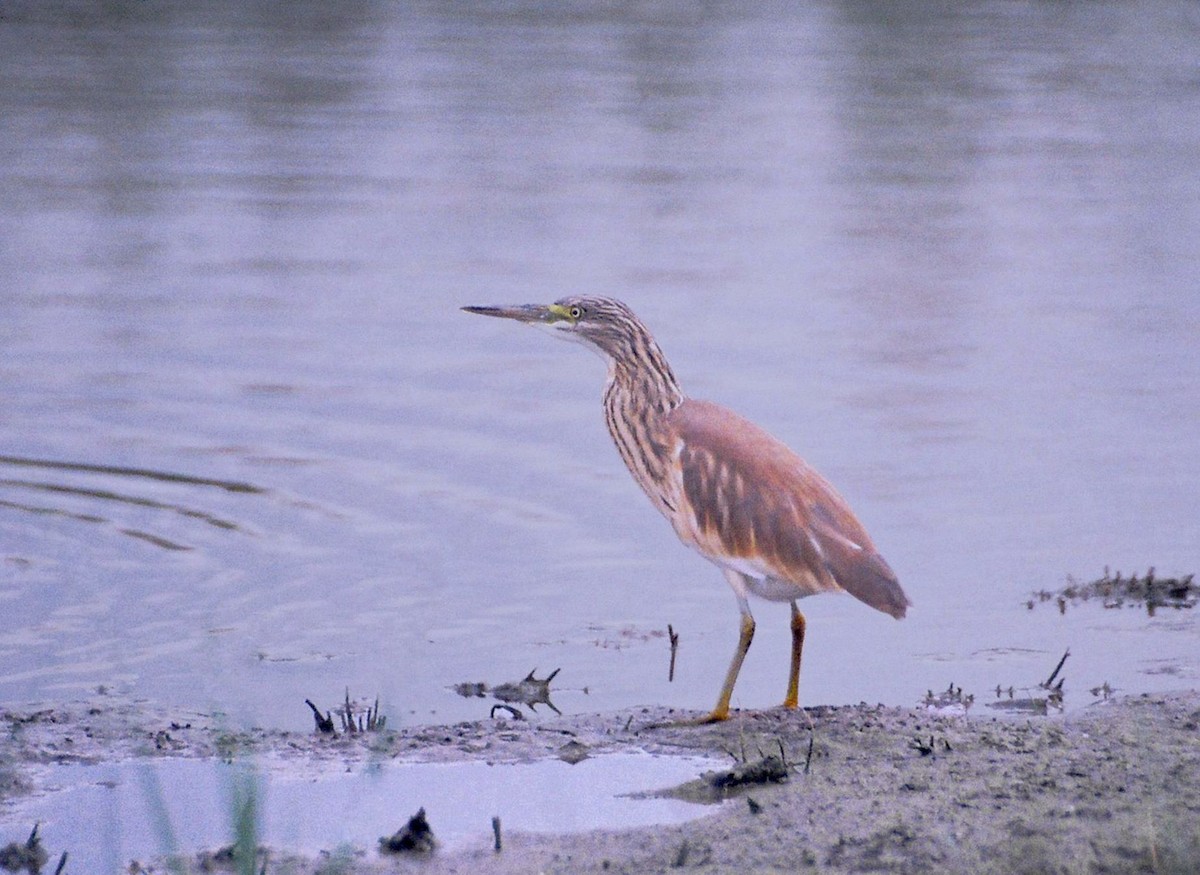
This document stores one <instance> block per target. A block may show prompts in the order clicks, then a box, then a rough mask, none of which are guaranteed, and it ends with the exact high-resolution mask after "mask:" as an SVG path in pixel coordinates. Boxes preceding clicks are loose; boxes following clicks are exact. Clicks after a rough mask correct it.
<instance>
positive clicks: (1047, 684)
mask: <svg viewBox="0 0 1200 875" xmlns="http://www.w3.org/2000/svg"><path fill="white" fill-rule="evenodd" d="M1070 655H1071V648H1070V647H1068V648H1067V649H1066V651H1065V652H1064V653H1063V655H1062V659H1060V660H1059V661H1058V665H1056V666H1054V671H1052V672H1050V677H1048V678H1046V681H1045V683H1043V684H1042V688H1043V689H1046V690H1048V689H1050V688H1051V686H1052V685H1053V683H1054V679H1055V678H1056V677H1058V673H1059V672H1060V671H1062V667H1063V664H1064V663H1065V662H1066V661H1067V657H1068V656H1070ZM1063 680H1066V678H1064V679H1063ZM1062 684H1063V682H1062V681H1059V682H1058V688H1059V689H1061V688H1062Z"/></svg>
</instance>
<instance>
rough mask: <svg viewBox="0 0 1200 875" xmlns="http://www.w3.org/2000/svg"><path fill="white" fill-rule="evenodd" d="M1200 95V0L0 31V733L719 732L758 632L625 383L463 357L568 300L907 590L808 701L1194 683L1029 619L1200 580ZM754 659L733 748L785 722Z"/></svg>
mask: <svg viewBox="0 0 1200 875" xmlns="http://www.w3.org/2000/svg"><path fill="white" fill-rule="evenodd" d="M1197 46H1200V12H1198V11H1197V9H1196V7H1195V5H1194V4H1189V3H1182V2H1180V3H1173V2H1166V3H1160V4H1155V5H1154V6H1153V7H1152V8H1137V9H1135V8H1132V7H1128V6H1126V5H1123V4H1117V3H1113V4H1108V3H1101V4H1089V5H1088V6H1087V7H1086V8H1084V7H1076V6H1070V5H1065V6H1064V5H1061V4H1041V5H1013V4H1004V5H996V4H988V3H955V4H932V5H929V4H925V5H921V6H912V7H905V8H903V9H901V8H896V7H892V6H883V5H874V6H873V5H870V4H866V5H864V4H860V3H841V2H833V0H830V2H825V3H817V4H804V5H803V6H801V7H798V8H788V9H782V8H776V7H774V6H772V5H770V4H764V5H761V6H752V7H751V8H749V9H743V8H739V9H737V10H734V9H732V8H724V7H720V8H718V7H711V8H709V7H705V8H700V7H690V6H688V7H684V6H680V7H672V6H661V7H653V8H650V7H644V6H640V5H637V4H620V3H619V4H616V5H608V6H605V7H603V8H597V7H595V6H593V5H587V4H572V3H565V4H556V5H554V6H552V7H547V8H540V7H528V6H520V5H515V6H514V5H511V4H509V5H504V4H501V5H484V6H478V5H477V4H464V3H436V4H435V3H415V4H404V5H402V6H399V7H397V6H395V5H394V4H380V3H372V2H368V0H360V2H346V3H322V4H318V3H308V2H303V3H296V4H290V5H289V6H288V8H287V11H286V14H285V13H281V12H280V10H279V9H278V8H277V7H275V6H268V5H266V4H262V3H257V2H250V3H242V4H236V5H233V6H230V7H229V8H223V9H213V8H208V7H204V8H201V7H197V6H195V5H194V4H185V3H176V2H155V3H139V4H119V3H118V4H105V5H102V6H97V5H95V4H90V3H83V2H67V3H57V4H39V3H31V2H29V3H26V2H18V3H6V4H5V6H4V11H3V16H0V70H2V71H3V75H4V77H5V82H6V83H8V87H7V88H5V89H3V90H2V91H0V197H2V198H3V203H4V209H3V210H0V304H2V305H3V310H4V316H5V318H4V319H3V320H0V350H2V351H3V352H2V354H0V398H2V399H3V404H2V405H0V612H2V613H0V616H2V617H3V620H2V621H0V666H2V668H0V698H3V699H6V700H13V699H21V700H24V699H31V698H41V697H61V696H68V695H76V694H78V693H79V692H81V691H87V690H91V689H94V688H95V687H97V686H100V685H104V686H110V687H111V686H128V687H131V688H133V689H134V690H136V691H138V692H141V693H143V694H145V695H148V696H153V697H158V698H165V699H171V700H175V701H183V702H186V703H188V704H214V705H220V706H222V707H224V708H227V709H229V710H230V712H231V713H233V714H236V715H237V716H238V718H239V719H242V718H244V719H261V720H268V721H271V722H274V723H277V724H284V725H294V726H297V727H300V726H304V725H306V724H305V721H306V720H308V715H307V713H306V712H305V710H304V709H303V700H304V698H306V697H314V698H321V699H334V698H337V697H338V696H339V695H340V694H341V691H342V690H343V689H344V687H345V686H346V685H350V686H351V687H353V688H354V689H356V690H363V691H364V692H374V691H375V690H378V691H379V692H380V694H381V695H382V698H383V701H384V703H385V704H384V708H385V713H389V714H390V715H391V716H392V717H393V719H396V720H434V719H456V718H459V717H467V716H481V714H482V712H481V711H480V710H479V709H478V708H477V706H476V705H475V703H473V702H471V701H469V700H461V699H459V698H458V697H456V696H454V694H453V692H452V689H451V688H452V687H453V686H454V685H455V684H458V683H462V682H471V681H477V680H479V679H481V678H485V677H489V678H490V677H522V676H524V674H525V673H527V672H528V670H529V668H530V667H532V666H535V665H537V666H540V667H542V670H544V671H549V670H552V669H554V668H561V669H562V671H561V673H560V675H559V676H558V679H557V683H558V684H560V685H562V687H563V691H562V693H561V695H559V697H558V698H557V699H556V702H557V703H558V704H559V706H560V707H562V708H563V709H564V710H578V709H583V708H607V707H616V706H621V705H631V704H636V703H639V702H643V701H654V702H662V703H666V704H672V705H686V706H689V707H707V706H709V705H711V703H712V699H713V696H714V695H715V692H716V687H717V685H718V683H719V679H720V677H721V676H722V673H723V671H724V668H725V662H726V660H727V659H728V655H729V653H730V651H731V650H732V647H733V642H734V639H735V637H736V616H735V611H734V609H733V605H732V600H731V599H730V597H729V594H728V592H727V591H726V588H725V585H724V583H723V582H722V581H721V579H720V576H719V575H718V574H716V572H715V571H714V570H713V569H712V568H710V567H708V566H707V565H706V564H705V563H703V562H700V561H698V560H697V559H696V558H695V557H694V556H692V555H690V554H689V553H687V552H686V551H685V550H682V549H680V548H679V547H678V546H677V544H676V542H675V539H674V536H673V535H672V534H671V532H670V530H669V528H668V527H666V526H664V525H663V523H662V521H661V520H660V519H659V518H658V517H657V515H656V514H655V513H654V512H653V510H652V509H651V508H650V506H649V505H648V504H647V503H646V502H645V500H644V499H643V498H642V497H641V496H640V494H639V493H638V492H637V490H636V487H635V486H634V485H633V484H632V483H631V482H630V481H629V480H628V479H627V477H626V475H625V472H624V471H623V469H622V468H621V466H620V462H619V460H618V458H617V456H616V453H615V451H614V450H613V448H612V447H611V446H610V445H609V443H608V438H607V435H606V434H605V433H604V429H603V425H602V420H601V414H600V409H599V399H598V394H599V384H600V381H601V376H602V375H601V372H600V369H599V367H598V366H597V364H596V362H595V361H594V360H593V359H592V358H590V357H587V356H582V355H580V354H579V353H578V352H577V351H575V350H573V349H571V348H568V347H565V346H563V345H560V344H553V343H551V342H550V341H548V340H547V339H546V338H545V337H542V336H539V335H537V334H535V333H533V332H522V331H514V330H513V326H507V325H500V324H497V325H487V324H480V323H479V322H478V321H476V320H472V319H470V318H469V317H466V316H464V315H463V314H461V313H460V312H459V311H458V309H457V308H458V306H459V305H461V304H466V303H471V302H477V301H487V302H498V303H500V302H504V303H507V302H513V303H516V302H525V301H547V300H552V299H554V298H557V297H560V296H561V295H562V294H564V293H566V292H605V293H609V294H615V295H617V296H619V297H622V298H624V299H626V300H628V301H629V302H630V303H631V304H632V305H633V306H634V308H635V309H636V310H637V311H638V313H639V315H641V316H642V317H643V318H644V319H645V321H646V322H647V323H648V324H649V325H650V327H651V328H652V330H653V331H654V332H655V334H656V335H657V336H658V338H659V340H660V341H661V342H662V344H663V346H664V348H665V350H666V351H667V353H668V355H669V356H670V358H671V361H672V364H673V365H674V367H675V370H676V373H677V374H678V376H679V377H680V378H681V381H682V382H683V385H684V388H685V390H687V391H689V392H692V393H694V394H695V395H697V396H699V397H708V398H712V399H713V400H716V401H720V402H724V403H727V404H729V405H730V406H732V407H734V408H736V409H737V410H739V411H740V412H743V413H745V414H746V415H748V416H750V417H751V418H753V419H755V420H758V421H760V422H761V423H763V424H764V425H765V426H767V427H768V428H769V429H770V430H771V431H773V432H774V433H776V434H777V435H779V436H780V437H781V438H784V439H785V440H786V441H787V442H788V443H790V444H791V445H793V446H794V447H795V448H796V449H797V450H798V451H800V452H801V453H802V454H803V455H805V456H806V457H807V458H809V460H810V461H811V462H813V463H814V464H815V465H816V466H817V467H818V468H820V469H821V470H822V471H823V472H824V473H825V474H826V475H828V476H829V477H830V479H831V480H833V481H834V482H835V483H836V484H837V485H838V486H839V488H840V489H841V491H843V492H844V493H845V494H846V495H847V497H848V498H849V499H850V501H851V503H852V505H853V506H854V507H855V509H856V510H857V511H858V513H859V515H860V516H861V517H862V518H863V520H864V521H865V523H866V524H867V526H868V528H869V529H870V531H871V532H872V535H873V537H874V539H875V541H876V542H877V543H878V545H879V546H880V548H881V550H882V551H883V553H884V555H885V556H887V558H888V561H889V562H890V564H891V565H892V566H893V567H895V568H896V570H897V571H898V573H899V574H900V576H901V579H902V581H903V582H904V585H905V588H906V590H907V591H908V592H909V594H910V596H911V597H912V598H913V601H914V602H915V607H914V609H913V611H912V612H911V614H910V617H909V619H907V620H905V621H904V622H903V623H894V622H891V621H890V620H888V619H887V618H884V617H876V616H873V615H872V612H870V611H867V610H866V609H864V608H862V607H861V606H860V605H856V604H854V603H853V602H852V601H851V600H848V599H837V598H832V597H829V598H823V599H814V600H812V601H811V602H810V603H809V604H807V605H806V609H807V611H808V613H809V618H810V626H809V629H810V639H809V643H808V647H807V648H806V666H805V674H804V679H803V689H802V697H803V698H805V699H807V700H808V701H812V702H839V701H857V700H859V699H868V700H876V699H878V700H883V701H887V702H915V701H916V700H918V699H919V698H920V696H921V695H923V694H924V692H925V691H926V690H927V689H931V688H933V689H941V688H943V687H944V686H945V685H946V684H947V683H949V682H953V683H955V684H956V685H958V686H962V687H965V688H967V689H968V690H971V689H972V688H973V687H976V688H978V689H979V690H986V689H990V688H992V687H994V686H995V685H997V684H1002V685H1004V686H1008V685H1010V684H1016V685H1018V686H1021V685H1023V684H1028V683H1036V681H1037V680H1039V679H1041V678H1043V677H1044V676H1045V673H1046V669H1047V663H1051V664H1052V663H1053V661H1054V660H1055V659H1056V658H1057V655H1058V654H1060V653H1061V652H1062V650H1063V649H1064V648H1065V647H1067V646H1070V648H1071V653H1072V664H1071V670H1070V672H1069V674H1068V679H1067V704H1068V707H1071V706H1072V705H1075V704H1082V703H1083V702H1082V701H1081V699H1084V698H1086V697H1084V696H1083V694H1082V692H1081V691H1082V690H1084V689H1086V688H1088V687H1091V686H1098V685H1099V684H1101V683H1103V682H1109V683H1110V684H1112V685H1113V686H1115V687H1117V688H1119V689H1124V690H1128V691H1133V690H1142V689H1151V688H1159V687H1163V686H1167V687H1169V686H1174V685H1179V684H1192V683H1194V679H1195V676H1196V673H1197V671H1200V663H1198V662H1197V656H1196V654H1197V653H1200V648H1198V647H1197V646H1196V645H1197V636H1198V635H1200V631H1198V629H1197V625H1196V622H1195V620H1194V619H1193V618H1191V617H1190V615H1189V616H1188V617H1185V618H1181V617H1179V616H1175V617H1171V618H1164V617H1162V616H1157V617H1154V618H1145V617H1135V616H1133V615H1132V614H1131V613H1129V612H1126V613H1124V614H1117V613H1114V612H1106V611H1104V610H1103V609H1096V610H1092V611H1084V610H1080V611H1075V612H1071V613H1069V614H1068V615H1065V616H1061V617H1059V616H1052V615H1051V612H1035V613H1032V614H1031V613H1029V612H1028V611H1026V610H1025V609H1024V607H1023V605H1024V603H1025V601H1026V600H1027V599H1028V596H1029V593H1030V592H1033V591H1037V590H1041V589H1044V588H1049V589H1054V588H1057V587H1058V586H1060V585H1061V584H1062V582H1063V581H1064V579H1065V578H1066V576H1067V575H1068V574H1072V575H1075V576H1076V577H1077V578H1080V579H1087V578H1088V577H1089V576H1099V575H1100V573H1101V571H1102V570H1103V568H1104V567H1105V566H1108V567H1111V568H1113V569H1114V570H1118V569H1119V570H1123V571H1125V572H1126V573H1128V572H1134V571H1139V572H1141V571H1145V569H1146V568H1148V567H1149V566H1151V565H1153V566H1156V567H1157V569H1158V571H1159V573H1160V574H1163V575H1182V574H1187V573H1191V572H1194V571H1196V569H1197V566H1200V553H1198V548H1197V545H1198V544H1200V515H1197V514H1195V513H1193V512H1192V511H1191V508H1192V506H1193V505H1194V503H1195V496H1196V495H1197V494H1200V441H1198V440H1197V438H1196V435H1195V429H1194V427H1193V422H1194V411H1195V409H1197V406H1198V402H1200V398H1198V397H1197V393H1198V392H1200V389H1198V388H1197V387H1200V356H1197V355H1196V354H1195V352H1194V351H1193V347H1194V340H1195V329H1196V326H1197V325H1198V324H1200V296H1198V295H1197V294H1196V289H1197V287H1198V286H1200V282H1198V280H1200V259H1198V258H1197V255H1196V248H1195V240H1196V239H1198V238H1200V206H1198V205H1200V172H1198V171H1200V168H1198V167H1197V162H1198V161H1200V158H1198V157H1197V156H1200V148H1198V146H1200V142H1198V140H1200V88H1198V87H1197V85H1198V82H1197V79H1196V76H1195V70H1196V69H1197V63H1196V62H1197V60H1198V57H1197V56H1198V54H1200V49H1198V48H1197ZM160 472H170V473H160ZM757 613H758V618H759V626H758V633H757V638H756V641H755V646H754V648H753V650H752V651H751V653H750V656H749V659H748V662H747V665H746V668H745V670H744V671H743V673H742V677H741V680H740V683H739V687H738V691H737V692H738V700H736V701H735V705H738V704H740V705H742V706H761V705H766V704H770V703H773V702H775V701H776V700H778V699H780V698H781V697H782V694H783V689H782V687H783V682H784V677H785V675H786V671H785V662H786V655H785V654H786V653H787V651H788V646H789V645H788V631H787V620H786V616H785V614H781V613H779V612H778V611H776V610H772V609H771V606H769V605H764V606H761V607H759V608H758V611H757ZM668 623H670V624H672V625H673V627H674V628H675V629H676V630H678V631H679V633H680V644H679V650H678V654H677V656H678V664H677V667H676V678H675V681H674V683H670V684H669V683H668V682H667V665H668V658H669V654H668V648H667V646H666V645H665V644H664V643H663V642H664V639H663V638H662V637H661V636H660V635H657V634H656V633H658V632H660V631H662V630H665V629H666V626H667V624H668ZM996 654H1004V656H1003V657H997V656H996ZM1073 686H1074V688H1075V690H1076V691H1079V692H1078V696H1077V697H1076V698H1075V699H1074V700H1073V699H1072V694H1071V689H1072V687H1073ZM585 690H586V693H585ZM297 706H300V707H297Z"/></svg>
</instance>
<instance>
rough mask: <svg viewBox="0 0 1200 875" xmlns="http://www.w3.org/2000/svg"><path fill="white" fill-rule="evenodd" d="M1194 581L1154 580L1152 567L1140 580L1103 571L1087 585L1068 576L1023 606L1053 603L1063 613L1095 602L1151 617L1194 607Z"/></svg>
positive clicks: (1198, 588) (1198, 596)
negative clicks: (1165, 610) (1059, 585)
mask: <svg viewBox="0 0 1200 875" xmlns="http://www.w3.org/2000/svg"><path fill="white" fill-rule="evenodd" d="M1194 578H1195V575H1192V574H1186V575H1183V576H1182V577H1158V576H1157V575H1156V574H1155V573H1154V569H1153V568H1150V569H1149V570H1148V571H1147V572H1146V573H1145V574H1143V575H1141V576H1140V577H1139V576H1138V575H1137V574H1132V575H1129V576H1128V577H1126V576H1124V575H1122V574H1121V572H1120V571H1118V572H1117V573H1116V574H1112V573H1111V572H1110V571H1109V570H1108V568H1105V569H1104V576H1103V577H1100V578H1098V579H1097V580H1093V581H1091V582H1090V583H1080V582H1079V581H1077V580H1076V579H1075V578H1073V577H1068V578H1067V585H1066V586H1064V587H1062V589H1059V590H1057V591H1056V592H1051V591H1049V590H1045V589H1042V590H1038V591H1037V592H1035V593H1033V594H1032V596H1030V598H1029V600H1028V601H1027V602H1026V607H1028V608H1029V609H1030V610H1033V609H1034V608H1035V607H1036V606H1037V605H1040V604H1053V605H1055V606H1056V607H1057V608H1058V611H1059V613H1063V614H1065V613H1066V612H1067V608H1068V607H1075V606H1077V605H1081V604H1084V603H1088V602H1099V603H1100V604H1101V605H1102V606H1103V607H1105V608H1108V609H1116V608H1126V607H1130V608H1139V609H1141V610H1144V611H1145V612H1146V613H1147V614H1148V615H1150V616H1151V617H1153V616H1154V615H1155V612H1156V611H1158V610H1159V609H1160V608H1171V609H1174V610H1180V609H1185V608H1194V607H1195V606H1196V603H1197V602H1198V601H1200V584H1197V583H1196V581H1195V579H1194Z"/></svg>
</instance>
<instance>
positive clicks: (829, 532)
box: [462, 295, 912, 723]
mask: <svg viewBox="0 0 1200 875" xmlns="http://www.w3.org/2000/svg"><path fill="white" fill-rule="evenodd" d="M462 309H463V310H465V311H466V312H468V313H476V314H480V315H484V316H493V317H497V318H502V319H512V320H516V321H517V322H523V323H530V324H535V325H541V326H548V327H549V328H550V329H552V330H553V331H554V332H555V334H557V335H558V336H560V337H562V338H564V339H568V340H574V341H578V342H581V343H583V344H584V345H586V346H589V347H591V348H592V349H593V350H595V351H597V352H599V353H600V354H601V355H602V356H603V357H604V358H605V359H606V360H607V363H608V373H607V379H606V381H605V385H604V391H603V404H604V420H605V424H606V425H607V426H608V432H609V434H610V435H611V437H612V440H613V443H615V444H616V447H617V452H618V453H619V455H620V456H621V459H622V460H623V461H624V462H625V465H626V467H628V468H629V472H630V474H632V475H633V479H634V480H635V481H636V482H637V484H638V485H639V486H640V487H641V488H642V490H643V491H644V492H645V493H646V495H647V496H648V497H649V499H650V501H651V503H652V504H653V505H654V506H655V507H656V508H657V509H658V510H659V512H661V513H662V515H663V516H664V517H666V519H667V521H668V522H669V523H670V524H671V526H672V528H673V529H674V530H675V534H676V535H677V536H678V537H679V539H680V540H681V541H682V542H683V543H684V544H686V545H687V546H689V547H691V548H693V549H694V550H696V551H697V552H699V553H700V555H701V556H703V557H704V558H706V559H708V560H709V561H710V562H712V563H713V564H714V565H716V566H717V567H718V568H720V569H721V571H722V572H723V573H724V575H725V579H726V581H727V582H728V583H729V586H730V587H731V588H732V589H733V593H734V596H735V597H736V599H737V605H738V611H739V614H740V622H739V633H738V643H737V649H736V650H735V651H734V654H733V659H732V660H731V661H730V664H729V669H728V671H727V672H726V675H725V680H724V683H723V684H722V686H721V692H720V694H719V696H718V698H717V702H716V705H715V706H714V707H713V709H712V711H710V712H709V713H708V714H707V715H706V716H704V717H702V718H700V719H699V720H698V721H696V722H698V723H715V722H719V721H723V720H726V719H728V718H729V716H730V700H731V699H732V696H733V688H734V685H735V684H736V683H737V678H738V674H739V672H740V671H741V668H742V662H743V660H744V659H745V658H746V653H747V651H748V650H749V649H750V642H751V640H752V639H753V637H754V629H755V621H754V616H753V614H752V613H751V609H750V597H751V596H755V597H758V598H762V599H766V600H768V601H775V602H788V603H790V605H791V632H792V649H791V663H790V666H789V671H788V685H787V691H786V694H785V696H784V700H783V707H784V708H785V709H790V710H795V709H796V708H798V707H799V679H800V661H801V656H802V653H803V650H804V636H805V630H806V626H807V623H806V620H805V617H804V614H803V613H802V612H801V611H800V609H799V607H798V605H797V601H798V600H800V599H802V598H805V597H807V596H811V595H815V594H817V593H824V592H848V593H850V594H851V595H852V596H854V597H856V598H858V599H859V600H860V601H862V602H865V603H866V604H867V605H869V606H871V607H872V608H875V609H876V610H879V611H882V612H883V613H885V614H889V615H891V616H892V617H895V618H896V619H901V618H903V617H904V616H905V614H906V612H907V610H908V608H909V606H910V605H911V604H912V603H911V602H910V601H909V599H908V596H907V595H906V594H905V592H904V590H903V588H902V587H901V586H900V583H899V581H898V579H897V577H896V574H895V572H893V571H892V569H891V567H890V566H889V565H888V564H887V562H886V561H885V560H884V558H883V557H882V556H881V555H880V554H879V551H878V550H876V548H875V545H874V544H873V543H872V541H871V539H870V537H869V536H868V535H867V532H866V529H865V528H863V525H862V523H860V522H859V521H858V519H857V518H856V517H855V516H854V513H853V512H852V511H851V510H850V506H849V505H848V504H847V503H846V501H845V499H843V498H842V497H841V496H840V495H839V494H838V493H837V491H836V490H835V489H834V488H833V486H832V485H830V483H829V482H828V481H827V480H826V479H825V478H824V477H822V476H821V475H820V474H819V473H818V472H817V471H816V470H815V469H813V468H812V467H811V466H809V465H808V464H807V463H806V462H805V461H804V460H803V459H802V458H801V457H800V456H798V455H797V454H796V453H795V452H793V451H792V450H791V449H790V448H789V447H788V446H787V445H786V444H784V443H783V442H782V441H780V440H778V439H776V438H775V437H773V436H771V435H770V434H768V433H767V432H766V431H765V430H763V429H762V428H760V427H759V426H757V425H755V424H754V423H752V422H750V421H749V420H747V419H744V418H742V417H741V416H739V415H738V414H736V413H734V412H733V411H731V410H728V409H726V408H725V407H722V406H721V405H718V404H714V403H712V402H709V401H702V400H698V399H693V398H690V397H688V396H686V395H685V394H684V393H683V390H682V389H681V388H680V385H679V382H678V380H676V378H675V374H674V372H673V371H672V370H671V366H670V365H669V364H668V363H667V359H666V356H665V355H664V354H663V351H662V349H661V348H660V347H659V345H658V343H657V342H656V341H655V339H654V337H653V335H651V333H650V331H649V330H648V329H647V328H646V326H645V325H644V324H643V323H642V322H641V320H639V319H638V317H637V316H635V315H634V313H633V311H632V310H631V309H630V308H629V307H628V306H627V305H626V304H624V303H622V302H621V301H618V300H616V299H614V298H609V297H600V296H590V295H573V296H568V297H565V298H562V299H560V300H558V301H556V302H554V303H553V304H519V305H504V306H467V307H463V308H462Z"/></svg>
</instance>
